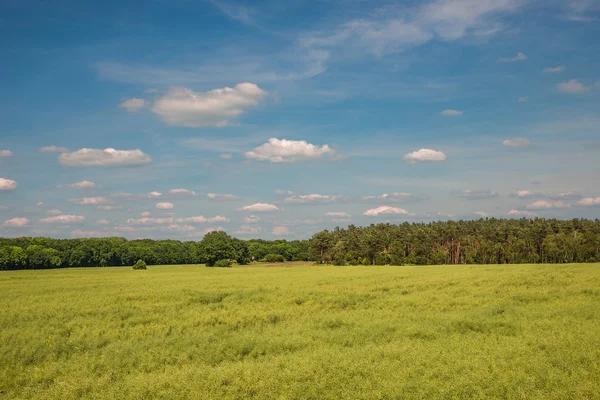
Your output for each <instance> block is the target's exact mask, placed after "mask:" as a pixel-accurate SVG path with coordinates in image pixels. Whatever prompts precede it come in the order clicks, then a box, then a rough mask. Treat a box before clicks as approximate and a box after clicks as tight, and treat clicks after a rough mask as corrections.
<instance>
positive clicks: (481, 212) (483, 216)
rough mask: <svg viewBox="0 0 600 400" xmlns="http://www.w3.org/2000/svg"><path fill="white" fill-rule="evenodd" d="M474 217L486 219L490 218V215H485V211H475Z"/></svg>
mask: <svg viewBox="0 0 600 400" xmlns="http://www.w3.org/2000/svg"><path fill="white" fill-rule="evenodd" d="M475 215H477V216H478V217H481V218H486V217H489V216H490V215H489V214H488V213H486V212H485V211H476V212H475Z"/></svg>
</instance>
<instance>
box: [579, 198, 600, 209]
mask: <svg viewBox="0 0 600 400" xmlns="http://www.w3.org/2000/svg"><path fill="white" fill-rule="evenodd" d="M577 205H578V206H584V207H590V206H600V197H586V198H584V199H581V200H579V201H578V202H577Z"/></svg>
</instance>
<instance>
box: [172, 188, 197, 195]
mask: <svg viewBox="0 0 600 400" xmlns="http://www.w3.org/2000/svg"><path fill="white" fill-rule="evenodd" d="M169 194H173V195H178V196H195V195H196V192H194V191H193V190H188V189H171V190H169Z"/></svg>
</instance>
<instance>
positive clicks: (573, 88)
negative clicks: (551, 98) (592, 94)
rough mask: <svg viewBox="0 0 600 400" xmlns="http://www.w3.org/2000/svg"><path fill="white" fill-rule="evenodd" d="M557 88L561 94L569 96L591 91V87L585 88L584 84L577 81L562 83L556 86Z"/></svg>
mask: <svg viewBox="0 0 600 400" xmlns="http://www.w3.org/2000/svg"><path fill="white" fill-rule="evenodd" d="M556 88H557V89H558V91H559V92H561V93H569V94H578V93H585V92H589V91H590V90H591V87H590V86H585V85H584V84H583V83H581V82H579V81H578V80H577V79H571V80H568V81H566V82H561V83H559V84H557V85H556Z"/></svg>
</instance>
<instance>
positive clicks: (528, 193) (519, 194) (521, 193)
mask: <svg viewBox="0 0 600 400" xmlns="http://www.w3.org/2000/svg"><path fill="white" fill-rule="evenodd" d="M540 195H541V193H538V192H532V191H530V190H519V191H517V193H516V196H517V197H521V198H525V197H536V196H540Z"/></svg>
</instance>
